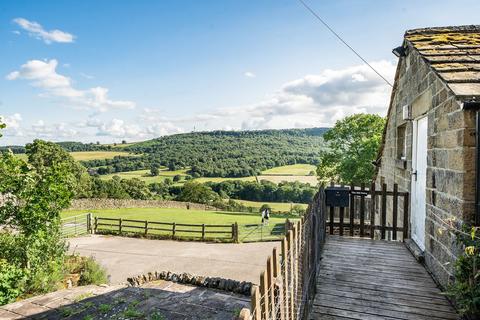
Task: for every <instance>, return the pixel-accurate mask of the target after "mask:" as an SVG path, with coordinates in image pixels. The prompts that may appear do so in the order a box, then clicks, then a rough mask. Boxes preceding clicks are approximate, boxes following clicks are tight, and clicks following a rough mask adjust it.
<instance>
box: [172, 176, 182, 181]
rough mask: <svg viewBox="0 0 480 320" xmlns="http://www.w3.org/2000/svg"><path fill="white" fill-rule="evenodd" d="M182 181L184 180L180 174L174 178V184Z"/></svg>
mask: <svg viewBox="0 0 480 320" xmlns="http://www.w3.org/2000/svg"><path fill="white" fill-rule="evenodd" d="M180 180H182V176H181V175H179V174H176V175H175V176H174V177H173V182H178V181H180Z"/></svg>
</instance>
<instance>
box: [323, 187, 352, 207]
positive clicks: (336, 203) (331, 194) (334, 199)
mask: <svg viewBox="0 0 480 320" xmlns="http://www.w3.org/2000/svg"><path fill="white" fill-rule="evenodd" d="M349 200H350V189H349V188H345V187H327V188H325V202H326V205H327V206H329V207H348V205H349V202H350V201H349Z"/></svg>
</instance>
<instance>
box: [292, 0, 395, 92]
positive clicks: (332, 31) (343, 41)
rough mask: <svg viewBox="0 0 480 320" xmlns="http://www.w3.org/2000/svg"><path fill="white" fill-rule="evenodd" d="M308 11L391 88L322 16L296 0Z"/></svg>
mask: <svg viewBox="0 0 480 320" xmlns="http://www.w3.org/2000/svg"><path fill="white" fill-rule="evenodd" d="M298 1H299V2H300V3H301V4H302V5H303V6H304V7H305V8H306V9H307V10H308V11H310V13H311V14H312V15H313V16H314V17H315V18H317V20H318V21H320V22H321V23H322V24H323V25H324V26H325V27H326V28H327V29H328V30H329V31H330V32H331V33H333V34H334V35H335V37H337V38H338V40H340V41H341V42H342V43H343V44H344V45H345V46H347V48H349V49H350V50H351V51H352V52H353V53H355V55H356V56H357V57H359V58H360V60H362V61H363V62H364V63H365V64H366V65H367V66H368V67H370V69H372V70H373V71H374V72H375V73H376V74H377V75H378V76H379V77H380V78H382V79H383V81H385V82H386V83H387V84H388V85H389V86H390V87H392V88H393V85H392V84H391V83H390V81H388V80H387V79H386V78H385V77H384V76H382V74H381V73H380V72H378V71H377V70H376V69H375V68H374V67H373V66H372V65H371V64H370V63H368V61H367V60H365V59H364V58H363V57H362V56H361V55H360V54H359V53H358V52H357V51H356V50H355V49H354V48H353V47H352V46H350V45H349V44H348V43H347V42H346V41H345V40H343V39H342V37H340V35H339V34H338V33H336V32H335V30H333V29H332V28H331V27H330V26H329V25H328V23H326V22H325V21H324V20H323V19H322V18H320V16H319V15H318V14H317V13H316V12H315V11H314V10H313V9H312V8H311V7H310V6H308V5H307V4H306V3H305V1H303V0H298Z"/></svg>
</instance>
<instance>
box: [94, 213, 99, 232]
mask: <svg viewBox="0 0 480 320" xmlns="http://www.w3.org/2000/svg"><path fill="white" fill-rule="evenodd" d="M97 229H98V217H95V226H94V229H93V233H94V234H95V233H97Z"/></svg>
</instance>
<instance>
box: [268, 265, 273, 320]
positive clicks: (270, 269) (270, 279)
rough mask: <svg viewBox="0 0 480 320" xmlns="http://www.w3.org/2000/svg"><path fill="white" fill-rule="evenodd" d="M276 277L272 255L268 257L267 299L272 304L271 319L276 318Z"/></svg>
mask: <svg viewBox="0 0 480 320" xmlns="http://www.w3.org/2000/svg"><path fill="white" fill-rule="evenodd" d="M273 284H274V279H273V263H272V257H268V258H267V285H268V288H267V300H269V301H268V304H269V306H270V314H271V317H270V318H271V319H273V320H275V291H274V289H275V288H274V286H273Z"/></svg>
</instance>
